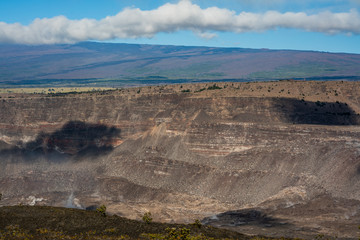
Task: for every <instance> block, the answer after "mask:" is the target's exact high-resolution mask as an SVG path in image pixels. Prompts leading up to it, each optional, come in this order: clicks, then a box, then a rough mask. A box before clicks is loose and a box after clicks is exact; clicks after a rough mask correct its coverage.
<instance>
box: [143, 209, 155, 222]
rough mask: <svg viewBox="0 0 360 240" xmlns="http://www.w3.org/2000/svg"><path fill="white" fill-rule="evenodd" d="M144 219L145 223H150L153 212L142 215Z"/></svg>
mask: <svg viewBox="0 0 360 240" xmlns="http://www.w3.org/2000/svg"><path fill="white" fill-rule="evenodd" d="M142 220H143V221H144V223H146V224H150V223H151V222H152V220H153V219H152V217H151V212H146V213H144V216H143V217H142Z"/></svg>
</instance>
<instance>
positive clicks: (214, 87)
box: [207, 84, 222, 90]
mask: <svg viewBox="0 0 360 240" xmlns="http://www.w3.org/2000/svg"><path fill="white" fill-rule="evenodd" d="M207 89H208V90H216V89H222V88H221V87H219V86H217V85H216V84H214V85H212V86H210V87H208V88H207Z"/></svg>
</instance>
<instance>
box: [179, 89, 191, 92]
mask: <svg viewBox="0 0 360 240" xmlns="http://www.w3.org/2000/svg"><path fill="white" fill-rule="evenodd" d="M181 92H184V93H186V92H191V91H190V89H186V90H181Z"/></svg>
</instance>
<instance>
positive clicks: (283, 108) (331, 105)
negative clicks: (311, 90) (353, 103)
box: [274, 98, 360, 125]
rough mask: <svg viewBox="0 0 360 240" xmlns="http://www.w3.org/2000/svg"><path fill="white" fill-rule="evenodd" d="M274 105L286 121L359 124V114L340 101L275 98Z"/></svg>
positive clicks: (296, 122)
mask: <svg viewBox="0 0 360 240" xmlns="http://www.w3.org/2000/svg"><path fill="white" fill-rule="evenodd" d="M274 101H275V107H276V109H277V110H279V111H280V113H281V115H282V118H283V120H284V121H286V122H290V123H294V124H318V125H360V115H359V114H357V113H356V112H355V111H354V110H352V109H351V108H350V107H349V106H348V105H347V104H346V103H342V102H338V101H337V102H320V101H317V102H310V101H305V100H297V99H287V98H280V99H275V100H274Z"/></svg>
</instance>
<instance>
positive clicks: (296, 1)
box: [0, 0, 360, 53]
mask: <svg viewBox="0 0 360 240" xmlns="http://www.w3.org/2000/svg"><path fill="white" fill-rule="evenodd" d="M86 40H94V41H105V42H125V43H146V44H169V45H197V46H199V45H200V46H217V47H243V48H270V49H298V50H316V51H329V52H349V53H360V0H332V1H330V0H317V1H310V0H288V1H286V0H192V1H190V0H180V1H179V0H177V1H172V0H168V1H166V0H157V1H156V0H132V1H128V0H61V1H60V0H46V1H45V0H31V1H29V0H2V1H0V42H3V43H25V44H44V43H45V44H53V43H75V42H78V41H86Z"/></svg>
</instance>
